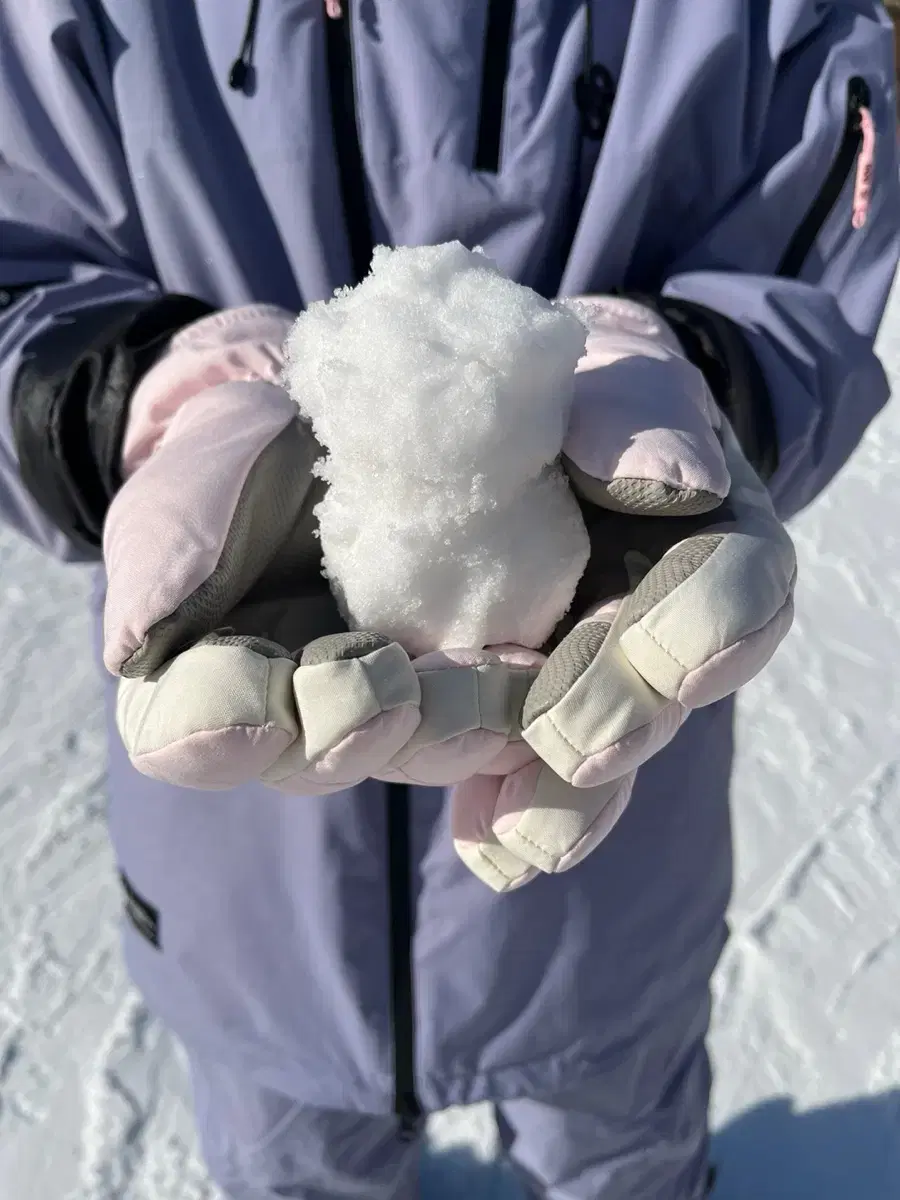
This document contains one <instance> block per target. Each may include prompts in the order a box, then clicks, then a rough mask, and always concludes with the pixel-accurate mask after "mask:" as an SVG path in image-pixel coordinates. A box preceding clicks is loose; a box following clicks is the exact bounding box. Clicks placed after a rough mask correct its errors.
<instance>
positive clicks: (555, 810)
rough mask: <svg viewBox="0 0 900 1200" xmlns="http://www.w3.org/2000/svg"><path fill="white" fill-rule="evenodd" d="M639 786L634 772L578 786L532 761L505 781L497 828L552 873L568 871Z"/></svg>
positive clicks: (527, 858)
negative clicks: (607, 780)
mask: <svg viewBox="0 0 900 1200" xmlns="http://www.w3.org/2000/svg"><path fill="white" fill-rule="evenodd" d="M633 786H634V773H631V774H629V775H626V776H625V777H624V778H622V779H613V780H610V781H609V782H608V783H604V784H601V785H600V786H598V787H587V788H576V787H573V786H572V785H571V784H569V783H566V781H565V780H563V779H560V777H559V776H558V775H557V774H556V772H555V771H553V770H552V769H551V768H550V767H548V766H547V765H546V763H532V764H531V765H530V766H527V767H524V768H523V769H522V770H521V771H517V772H516V773H515V774H513V775H510V776H508V777H507V778H506V779H505V780H504V781H503V783H502V784H501V787H500V791H499V794H498V796H497V803H496V806H495V808H494V818H493V821H492V829H493V832H494V834H495V836H496V838H497V840H498V842H499V843H500V844H501V845H502V846H504V847H505V848H506V849H507V850H508V851H509V852H510V853H511V854H513V855H515V856H516V858H519V859H521V860H523V861H524V862H526V863H529V864H530V865H531V866H533V867H537V868H538V870H540V871H543V872H545V873H547V874H551V875H553V874H557V873H558V872H561V871H568V870H569V869H570V868H571V867H574V866H576V864H578V863H579V862H581V861H582V859H584V858H585V857H586V856H587V855H588V854H589V853H590V852H591V851H592V850H594V849H595V848H596V847H597V846H598V845H599V844H600V842H602V841H603V839H604V838H606V837H607V836H608V835H609V833H610V831H611V830H612V828H613V826H614V825H615V824H616V822H617V821H618V820H619V818H620V817H621V815H622V813H623V812H624V811H625V808H626V806H627V804H628V801H629V800H630V798H631V791H632V788H633Z"/></svg>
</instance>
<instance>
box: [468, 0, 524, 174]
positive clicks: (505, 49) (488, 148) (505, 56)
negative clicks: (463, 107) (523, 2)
mask: <svg viewBox="0 0 900 1200" xmlns="http://www.w3.org/2000/svg"><path fill="white" fill-rule="evenodd" d="M515 13H516V0H488V6H487V24H486V26H485V33H484V58H483V60H482V68H481V107H480V111H479V114H478V141H477V143H476V145H475V170H476V171H487V172H490V173H492V174H494V175H496V174H497V172H498V171H499V170H500V148H501V144H502V140H503V110H504V108H505V106H506V80H507V77H508V75H509V52H510V47H511V45H512V29H513V18H514V17H515Z"/></svg>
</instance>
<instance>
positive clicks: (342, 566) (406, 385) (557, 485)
mask: <svg viewBox="0 0 900 1200" xmlns="http://www.w3.org/2000/svg"><path fill="white" fill-rule="evenodd" d="M586 334H587V331H586V329H585V327H584V326H583V325H582V324H581V322H580V320H579V319H578V318H577V317H576V316H575V315H574V313H573V312H571V311H569V310H568V309H567V308H565V307H563V306H561V305H557V304H551V303H549V302H548V301H546V300H544V299H542V298H541V297H540V296H538V295H537V293H535V292H533V291H531V289H529V288H525V287H522V286H521V285H520V284H517V283H514V282H513V281H512V280H510V279H508V278H507V277H506V276H505V275H503V273H502V272H501V271H500V270H499V268H498V267H497V266H495V265H494V264H493V263H492V262H491V261H490V260H489V259H488V258H486V257H485V256H484V255H483V254H481V253H478V252H475V251H470V250H467V249H466V248H465V247H464V246H462V245H460V244H459V243H458V242H453V243H448V244H447V245H443V246H434V247H425V248H422V249H418V248H417V249H402V248H401V249H398V250H388V249H385V248H381V249H379V250H377V251H376V253H375V257H374V262H373V267H372V272H371V274H370V275H369V276H368V277H367V278H366V279H365V280H364V281H363V282H362V283H361V284H360V285H359V286H358V287H356V288H353V289H344V290H342V291H340V292H339V293H338V294H337V295H336V296H335V298H334V299H332V300H330V301H328V302H322V303H319V304H313V305H311V306H310V308H309V309H308V311H306V312H305V313H303V314H302V315H301V316H300V318H299V319H298V321H297V323H296V326H295V328H294V330H293V332H292V335H291V337H290V339H289V366H288V371H287V377H288V381H289V384H290V388H291V392H292V395H293V396H294V398H295V399H296V401H297V404H298V405H299V407H300V410H301V412H302V413H303V414H304V415H305V416H306V417H307V418H308V419H309V420H310V422H311V424H312V427H313V429H314V431H315V433H316V436H317V438H318V440H319V442H320V443H321V444H322V446H323V447H324V448H325V449H326V450H327V457H326V458H325V460H324V462H323V463H321V464H320V467H319V470H320V472H321V474H322V475H323V476H324V477H325V479H327V481H328V492H327V494H326V496H325V499H324V500H323V501H322V502H321V503H320V504H319V506H318V508H317V515H318V519H319V529H320V533H321V539H322V554H323V561H324V566H325V571H326V574H327V575H328V577H329V580H330V582H331V586H332V590H333V591H334V592H335V595H336V596H337V597H338V599H339V601H340V603H341V606H342V608H343V610H344V615H345V617H346V618H347V619H348V621H349V623H350V625H351V626H352V627H353V628H356V629H374V630H377V631H378V632H379V633H382V634H385V635H387V636H390V637H393V638H395V639H396V640H397V641H399V642H400V643H401V645H403V646H404V647H405V648H406V649H407V650H409V651H410V652H414V653H424V652H426V651H429V650H436V649H447V648H450V647H454V646H476V647H482V646H487V645H492V644H498V643H501V642H515V643H518V644H519V645H524V646H532V647H538V646H541V645H542V644H543V643H544V642H545V641H546V640H547V638H548V637H549V636H550V634H551V633H552V631H553V629H554V628H555V627H556V625H557V624H558V623H559V621H560V619H561V618H562V617H563V616H564V615H565V613H566V611H567V610H568V608H569V605H570V604H571V602H572V597H573V595H574V592H575V587H576V584H577V583H578V580H579V578H580V576H581V573H582V571H583V570H584V567H585V565H586V563H587V557H588V552H589V546H588V539H587V533H586V531H585V528H584V524H583V522H582V520H581V515H580V512H579V509H578V505H577V503H576V501H575V498H574V496H573V495H572V493H571V491H570V489H569V486H568V483H567V481H566V479H565V476H564V475H563V473H562V471H561V470H560V469H559V467H558V465H557V460H558V458H559V454H560V450H561V448H562V442H563V436H564V434H565V430H566V426H567V424H568V417H569V410H570V408H571V404H572V396H573V378H574V372H575V366H576V364H577V362H578V359H579V358H580V357H581V355H582V353H583V352H584V346H585V339H586Z"/></svg>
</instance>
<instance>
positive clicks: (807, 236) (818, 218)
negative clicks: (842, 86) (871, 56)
mask: <svg viewBox="0 0 900 1200" xmlns="http://www.w3.org/2000/svg"><path fill="white" fill-rule="evenodd" d="M871 102H872V93H871V91H870V89H869V85H868V84H867V83H866V81H865V80H864V79H862V78H860V76H858V75H854V76H853V78H852V79H851V80H850V81H849V83H848V85H847V118H846V122H845V124H844V135H843V137H842V138H841V144H840V146H839V147H838V152H837V155H836V156H835V160H834V162H833V164H832V166H831V170H830V171H829V172H828V175H827V176H826V177H825V181H824V183H823V184H822V186H821V188H820V189H819V193H818V195H817V196H816V198H815V200H813V202H812V204H811V205H810V208H809V211H808V212H807V214H806V216H805V217H804V218H803V220H802V221H801V222H800V225H799V227H798V228H797V231H796V233H795V234H794V236H793V237H792V238H791V241H790V245H789V246H788V248H787V250H785V252H784V255H783V256H782V259H781V262H780V263H779V264H778V271H777V274H778V275H780V276H782V277H784V278H786V279H798V278H799V277H800V275H801V273H802V271H803V268H804V266H805V265H806V260H807V258H808V257H809V255H810V252H811V251H812V248H813V246H814V245H815V243H816V239H817V238H818V236H819V234H820V233H821V232H822V229H823V227H824V226H825V223H826V221H827V220H828V218H829V217H830V215H831V213H832V211H833V209H834V206H835V205H836V204H837V202H838V200H839V199H840V198H841V195H842V194H843V191H844V188H845V187H846V185H847V181H848V180H849V178H850V176H851V174H852V172H853V168H854V166H855V165H856V162H857V159H858V158H859V154H860V150H861V149H862V144H863V109H866V108H868V107H869V105H870V104H871Z"/></svg>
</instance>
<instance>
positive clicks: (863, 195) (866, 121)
mask: <svg viewBox="0 0 900 1200" xmlns="http://www.w3.org/2000/svg"><path fill="white" fill-rule="evenodd" d="M859 132H860V135H861V141H860V146H859V157H858V158H857V160H856V183H855V184H854V188H853V221H852V224H853V228H854V229H862V228H863V226H864V225H865V223H866V221H867V220H868V219H869V208H870V207H871V204H872V177H873V175H874V174H875V118H874V117H873V116H872V110H871V109H870V108H866V106H865V105H860V108H859Z"/></svg>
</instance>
